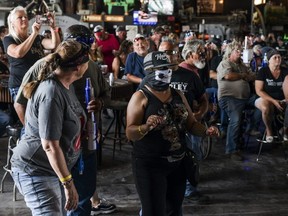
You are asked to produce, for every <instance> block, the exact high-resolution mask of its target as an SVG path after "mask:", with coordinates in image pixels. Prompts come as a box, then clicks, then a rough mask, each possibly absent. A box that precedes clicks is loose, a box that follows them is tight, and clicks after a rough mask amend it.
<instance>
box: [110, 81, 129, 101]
mask: <svg viewBox="0 0 288 216" xmlns="http://www.w3.org/2000/svg"><path fill="white" fill-rule="evenodd" d="M107 81H108V82H109V80H107ZM133 93H134V92H133V84H132V83H131V82H128V81H127V80H123V79H116V80H114V83H113V85H112V86H111V100H116V101H118V100H121V101H129V100H130V98H131V96H132V94H133Z"/></svg>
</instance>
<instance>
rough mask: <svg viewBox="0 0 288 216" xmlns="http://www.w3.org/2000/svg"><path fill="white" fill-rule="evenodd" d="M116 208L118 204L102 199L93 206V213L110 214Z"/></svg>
mask: <svg viewBox="0 0 288 216" xmlns="http://www.w3.org/2000/svg"><path fill="white" fill-rule="evenodd" d="M115 210H116V205H115V204H112V203H110V202H108V201H106V200H105V199H101V200H100V203H99V204H98V205H97V206H94V207H93V206H92V209H91V215H99V214H110V213H112V212H114V211H115Z"/></svg>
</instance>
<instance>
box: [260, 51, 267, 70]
mask: <svg viewBox="0 0 288 216" xmlns="http://www.w3.org/2000/svg"><path fill="white" fill-rule="evenodd" d="M261 66H262V68H264V67H267V66H268V58H267V53H264V57H263V60H262V65H261Z"/></svg>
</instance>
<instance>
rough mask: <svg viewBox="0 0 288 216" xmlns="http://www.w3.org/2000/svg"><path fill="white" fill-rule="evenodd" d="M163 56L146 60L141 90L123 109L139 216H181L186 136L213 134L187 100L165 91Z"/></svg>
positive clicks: (167, 73)
mask: <svg viewBox="0 0 288 216" xmlns="http://www.w3.org/2000/svg"><path fill="white" fill-rule="evenodd" d="M170 66H172V64H170V63H169V61H168V59H167V56H166V54H165V53H164V52H152V53H149V54H147V56H146V57H145V59H144V69H145V71H146V73H147V75H146V78H145V83H144V84H143V87H142V88H141V89H140V90H139V91H137V92H135V93H134V94H133V96H132V98H131V100H130V102H129V104H128V108H127V127H126V135H127V137H128V139H129V140H131V141H133V142H134V145H133V158H132V163H133V164H132V168H133V174H134V178H135V184H136V188H137V192H138V194H139V197H140V200H141V205H142V216H166V215H167V214H168V213H169V215H175V216H176V215H179V214H180V212H181V206H182V201H183V199H184V192H185V187H186V174H185V171H184V163H183V160H182V159H183V158H184V155H185V146H186V145H185V133H186V131H189V132H191V133H192V134H194V135H197V136H205V135H217V134H218V133H219V132H218V130H217V129H216V128H214V127H212V128H208V129H207V130H206V128H205V126H204V125H202V124H200V123H198V122H197V121H196V119H195V118H194V116H193V113H192V111H191V109H190V106H189V105H188V103H187V100H186V99H185V96H184V95H183V94H182V93H181V92H179V91H178V90H175V89H172V88H170V87H169V84H170V79H171V74H172V70H171V69H169V67H170Z"/></svg>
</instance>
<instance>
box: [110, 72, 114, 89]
mask: <svg viewBox="0 0 288 216" xmlns="http://www.w3.org/2000/svg"><path fill="white" fill-rule="evenodd" d="M113 84H114V74H113V73H110V75H109V85H110V86H113Z"/></svg>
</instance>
